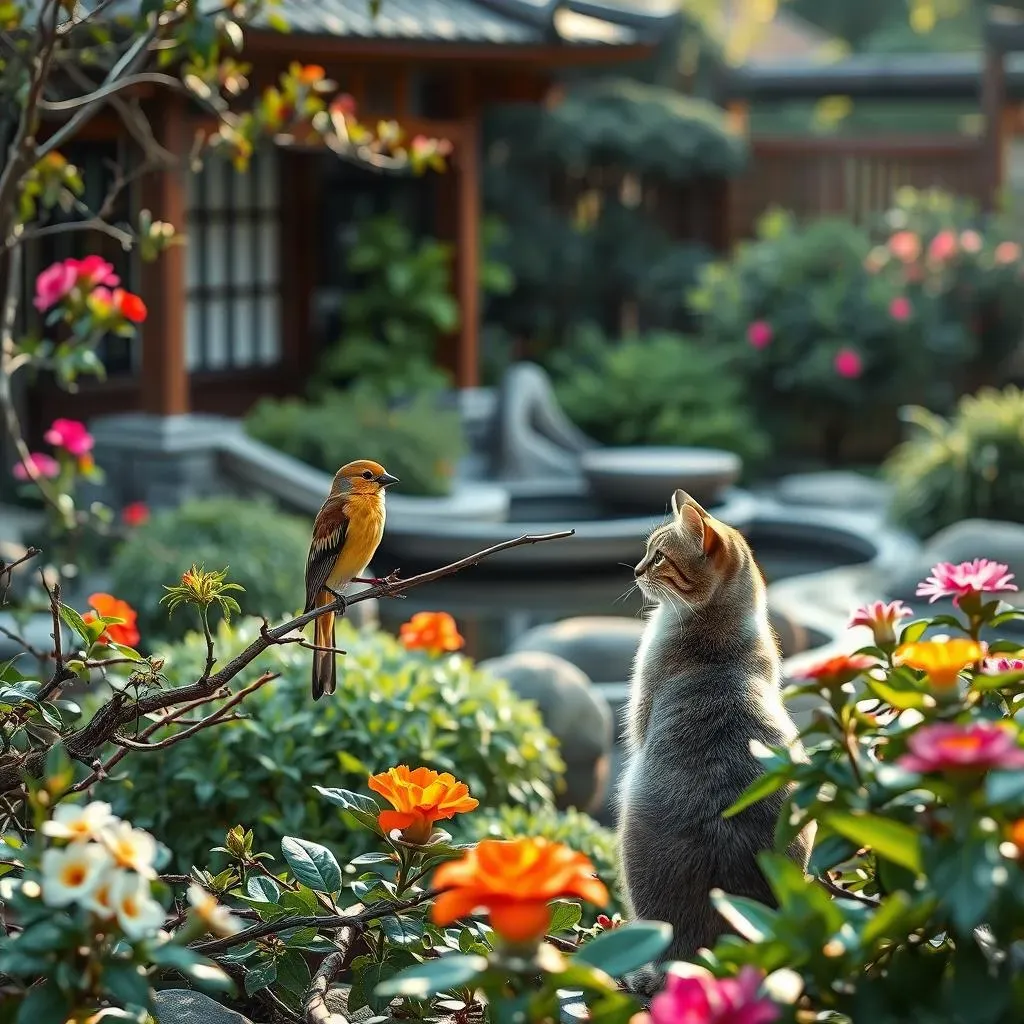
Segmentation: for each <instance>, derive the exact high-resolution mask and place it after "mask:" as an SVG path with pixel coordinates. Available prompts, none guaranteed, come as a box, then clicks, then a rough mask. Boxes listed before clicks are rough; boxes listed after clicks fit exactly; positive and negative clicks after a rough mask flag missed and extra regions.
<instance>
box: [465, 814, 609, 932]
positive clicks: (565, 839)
mask: <svg viewBox="0 0 1024 1024" xmlns="http://www.w3.org/2000/svg"><path fill="white" fill-rule="evenodd" d="M453 831H454V832H455V834H456V838H458V839H462V840H465V841H468V842H479V841H480V840H481V839H514V838H515V837H516V836H543V837H544V838H545V839H550V840H551V841H552V842H555V843H565V845H566V846H571V847H572V848H573V849H574V850H579V852H580V853H585V854H586V855H587V856H588V857H589V858H590V861H591V863H592V864H593V865H594V867H595V868H596V869H597V874H598V877H599V878H600V879H601V881H602V882H604V884H605V885H606V886H608V891H609V892H610V893H611V897H612V902H611V903H609V904H608V909H607V913H608V914H612V913H615V912H619V913H621V912H622V910H623V903H622V894H621V891H620V888H619V855H618V846H617V841H616V838H615V830H614V829H610V828H606V827H605V826H604V825H602V824H600V822H597V821H595V820H594V819H593V818H592V817H590V815H589V814H585V813H584V812H583V811H580V810H577V809H576V808H575V807H571V808H569V809H568V810H565V811H560V810H558V809H556V808H554V807H549V806H545V807H540V808H537V809H530V808H526V807H500V808H498V809H497V810H490V811H488V810H479V811H476V812H475V813H473V814H467V815H463V816H462V817H460V818H457V819H456V823H455V827H454V828H453ZM596 913H597V912H596V911H595V910H594V909H593V908H590V907H587V908H585V910H584V915H583V917H584V920H585V921H586V922H587V923H588V924H589V923H592V922H593V920H594V916H595V914H596Z"/></svg>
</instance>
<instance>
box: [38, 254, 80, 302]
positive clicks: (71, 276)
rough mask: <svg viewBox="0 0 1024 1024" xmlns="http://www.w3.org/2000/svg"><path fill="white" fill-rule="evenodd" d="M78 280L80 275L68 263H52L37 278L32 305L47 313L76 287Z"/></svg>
mask: <svg viewBox="0 0 1024 1024" xmlns="http://www.w3.org/2000/svg"><path fill="white" fill-rule="evenodd" d="M77 279H78V275H77V274H76V273H75V270H74V268H73V267H69V266H68V265H67V262H64V263H51V264H50V265H49V266H48V267H47V268H46V269H45V270H44V271H42V272H41V273H40V274H39V276H38V277H37V278H36V297H35V298H34V299H33V300H32V305H33V306H35V307H36V309H38V310H39V312H40V313H45V312H46V310H48V309H49V308H50V307H51V306H56V305H57V303H58V302H60V300H61V299H63V298H64V296H65V295H67V294H68V292H70V291H71V289H72V288H74V287H75V282H76V280H77Z"/></svg>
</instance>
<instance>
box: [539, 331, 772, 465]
mask: <svg viewBox="0 0 1024 1024" xmlns="http://www.w3.org/2000/svg"><path fill="white" fill-rule="evenodd" d="M552 368H553V369H554V371H555V373H556V376H557V380H556V392H557V395H558V399H559V401H560V402H561V404H562V406H563V407H564V409H565V411H566V413H567V415H568V416H569V418H570V419H572V420H573V422H575V423H576V425H577V426H578V427H579V428H580V429H581V430H583V431H584V432H585V433H587V434H589V435H590V436H591V437H593V438H594V439H595V440H597V441H601V442H603V443H605V444H611V445H643V444H651V445H702V446H709V447H714V448H726V449H728V450H730V451H734V452H736V453H737V454H739V455H741V456H742V457H743V458H745V459H748V460H751V461H753V460H756V459H757V458H758V457H759V456H761V455H763V454H764V452H765V449H766V447H767V444H766V439H765V435H764V434H763V433H762V432H761V431H760V430H759V429H758V427H757V425H756V423H755V421H754V419H753V417H752V416H751V415H750V413H749V412H748V406H747V402H746V400H745V397H744V394H743V386H742V383H741V380H740V378H739V377H738V376H737V375H736V374H735V372H734V371H733V369H732V362H731V359H730V357H729V356H728V355H727V354H726V353H724V352H723V351H722V350H715V349H711V348H708V347H705V346H701V345H698V344H697V343H696V342H694V341H693V340H692V339H690V338H687V337H684V336H682V335H678V334H670V333H667V332H655V333H652V334H648V335H644V336H642V337H631V338H626V339H625V340H623V341H621V342H608V341H605V340H604V339H602V338H601V336H600V334H598V333H597V332H595V331H590V330H588V331H584V332H581V333H580V334H579V335H578V336H577V338H576V340H575V343H574V344H573V346H572V347H571V348H570V349H569V351H568V352H563V353H559V354H558V355H557V356H556V357H555V358H554V359H553V361H552Z"/></svg>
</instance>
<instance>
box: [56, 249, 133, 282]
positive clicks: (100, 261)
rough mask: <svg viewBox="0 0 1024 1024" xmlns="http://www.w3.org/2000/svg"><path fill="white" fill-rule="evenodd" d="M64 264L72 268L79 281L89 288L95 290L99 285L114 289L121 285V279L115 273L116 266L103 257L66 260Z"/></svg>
mask: <svg viewBox="0 0 1024 1024" xmlns="http://www.w3.org/2000/svg"><path fill="white" fill-rule="evenodd" d="M64 263H65V264H66V265H67V266H70V267H71V268H72V269H73V270H74V272H75V276H76V277H77V278H78V280H79V281H81V282H82V283H83V284H84V285H86V286H87V287H89V288H94V287H95V286H96V285H98V284H105V285H107V286H109V287H110V288H113V287H115V286H116V285H119V284H120V283H121V279H120V278H119V277H118V276H117V274H115V273H114V265H113V264H112V263H108V262H107V261H106V260H105V259H104V258H103V257H102V256H86V257H85V259H82V260H65V261H64Z"/></svg>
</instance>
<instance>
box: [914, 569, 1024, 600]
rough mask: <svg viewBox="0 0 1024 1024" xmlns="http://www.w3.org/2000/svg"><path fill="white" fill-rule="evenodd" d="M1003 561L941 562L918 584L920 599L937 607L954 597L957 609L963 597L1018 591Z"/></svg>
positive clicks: (1011, 574)
mask: <svg viewBox="0 0 1024 1024" xmlns="http://www.w3.org/2000/svg"><path fill="white" fill-rule="evenodd" d="M1008 568H1009V567H1008V566H1006V565H1003V563H1002V562H993V561H990V560H989V559H987V558H975V559H974V561H973V562H961V563H960V564H959V565H953V563H952V562H939V564H938V565H936V566H934V567H933V568H932V574H931V576H929V577H928V579H926V580H925V581H924V582H923V583H919V584H918V585H917V596H918V597H927V598H928V599H929V604H934V603H935V602H936V601H938V600H939V599H940V598H942V597H951V598H953V603H954V604H955V605H957V606H959V604H960V600H961V598H964V597H970V596H971V595H973V594H1000V593H1006V592H1007V591H1011V590H1016V589H1017V584H1016V583H1013V582H1011V581H1012V580H1013V573H1011V572H1009V571H1008Z"/></svg>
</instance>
